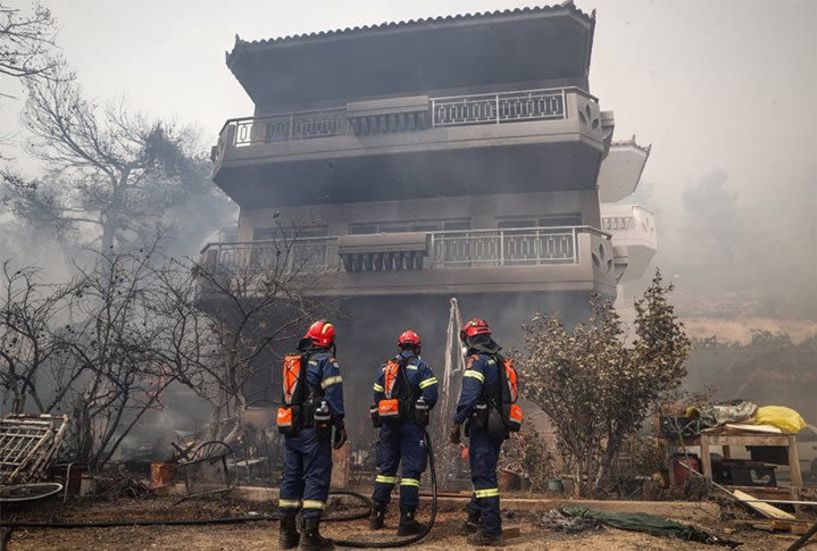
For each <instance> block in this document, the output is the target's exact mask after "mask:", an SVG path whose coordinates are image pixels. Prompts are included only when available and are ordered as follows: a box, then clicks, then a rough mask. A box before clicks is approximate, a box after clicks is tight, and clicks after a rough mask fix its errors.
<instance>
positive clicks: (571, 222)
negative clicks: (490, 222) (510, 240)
mask: <svg viewBox="0 0 817 551" xmlns="http://www.w3.org/2000/svg"><path fill="white" fill-rule="evenodd" d="M581 223H582V216H581V214H555V215H549V216H536V217H534V216H531V217H518V218H517V217H514V218H499V219H497V222H496V227H497V228H500V229H502V228H536V227H540V228H554V227H562V226H580V225H581Z"/></svg>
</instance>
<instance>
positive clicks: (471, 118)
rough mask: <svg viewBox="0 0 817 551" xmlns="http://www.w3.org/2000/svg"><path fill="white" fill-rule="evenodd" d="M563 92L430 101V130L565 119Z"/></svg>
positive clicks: (530, 92) (491, 95) (507, 93)
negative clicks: (437, 127)
mask: <svg viewBox="0 0 817 551" xmlns="http://www.w3.org/2000/svg"><path fill="white" fill-rule="evenodd" d="M565 103H566V101H565V90H564V89H558V90H528V91H522V92H504V93H500V94H481V95H467V96H451V97H446V98H433V99H432V100H431V112H432V113H433V115H434V116H433V118H432V126H464V125H472V124H502V123H506V122H521V121H530V120H552V119H564V118H566V116H567V112H566V111H565Z"/></svg>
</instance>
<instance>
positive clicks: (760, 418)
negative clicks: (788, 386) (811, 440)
mask: <svg viewBox="0 0 817 551" xmlns="http://www.w3.org/2000/svg"><path fill="white" fill-rule="evenodd" d="M752 422H753V423H754V424H755V425H771V426H773V427H777V428H779V429H780V430H782V431H783V432H785V433H787V434H797V433H798V432H800V431H801V430H803V429H804V428H805V427H806V422H805V420H804V419H803V418H802V417H801V416H800V414H799V413H797V412H796V411H794V410H793V409H791V408H787V407H784V406H763V407H760V408H757V413H755V416H754V417H753V418H752Z"/></svg>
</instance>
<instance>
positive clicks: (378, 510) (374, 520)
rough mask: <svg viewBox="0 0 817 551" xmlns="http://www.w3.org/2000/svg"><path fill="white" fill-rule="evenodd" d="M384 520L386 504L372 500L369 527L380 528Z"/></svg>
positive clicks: (372, 528)
mask: <svg viewBox="0 0 817 551" xmlns="http://www.w3.org/2000/svg"><path fill="white" fill-rule="evenodd" d="M385 521H386V506H385V505H383V504H381V503H377V502H374V503H373V504H372V513H371V515H369V529H370V530H380V529H381V528H383V523H384V522H385Z"/></svg>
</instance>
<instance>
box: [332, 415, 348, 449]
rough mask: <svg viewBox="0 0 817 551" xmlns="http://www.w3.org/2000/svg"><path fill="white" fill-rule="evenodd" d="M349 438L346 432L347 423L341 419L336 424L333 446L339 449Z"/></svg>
mask: <svg viewBox="0 0 817 551" xmlns="http://www.w3.org/2000/svg"><path fill="white" fill-rule="evenodd" d="M348 439H349V436H348V435H347V434H346V425H345V424H344V423H343V421H341V422H340V423H338V424H337V425H335V439H334V441H333V442H332V447H333V448H335V449H336V450H339V449H340V448H342V447H343V445H344V444H345V443H346V441H347V440H348Z"/></svg>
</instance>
